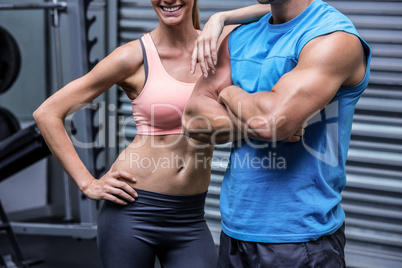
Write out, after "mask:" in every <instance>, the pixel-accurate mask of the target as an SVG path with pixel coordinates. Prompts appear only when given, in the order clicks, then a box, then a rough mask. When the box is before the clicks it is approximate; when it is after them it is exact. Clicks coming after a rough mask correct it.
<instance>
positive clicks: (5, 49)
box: [0, 27, 21, 93]
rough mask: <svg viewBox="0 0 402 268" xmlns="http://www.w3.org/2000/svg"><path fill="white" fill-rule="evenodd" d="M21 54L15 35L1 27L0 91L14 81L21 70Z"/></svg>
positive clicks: (2, 91)
mask: <svg viewBox="0 0 402 268" xmlns="http://www.w3.org/2000/svg"><path fill="white" fill-rule="evenodd" d="M20 64H21V55H20V50H19V48H18V45H17V42H16V41H15V39H14V37H13V36H12V35H11V34H10V33H9V32H8V31H7V30H6V29H4V28H3V27H0V93H4V92H5V91H6V90H7V89H9V88H10V86H11V85H12V84H13V83H14V81H15V79H16V78H17V76H18V73H19V71H20Z"/></svg>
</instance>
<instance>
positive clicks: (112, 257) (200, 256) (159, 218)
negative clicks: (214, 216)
mask: <svg viewBox="0 0 402 268" xmlns="http://www.w3.org/2000/svg"><path fill="white" fill-rule="evenodd" d="M136 191H137V193H138V198H137V199H136V201H135V202H133V203H130V204H128V205H126V206H121V205H118V204H115V203H112V202H108V201H106V202H105V204H104V206H103V207H102V210H101V213H100V217H99V220H98V249H99V253H100V256H101V260H102V263H103V267H104V268H133V267H139V268H147V267H152V268H153V267H154V264H155V256H158V259H159V262H160V263H161V265H162V267H172V268H178V267H191V268H211V267H215V266H216V261H217V251H216V248H215V245H214V242H213V239H212V236H211V233H210V231H209V229H208V226H207V224H206V222H205V219H204V205H205V197H206V193H204V194H198V195H188V196H177V195H166V194H160V193H155V192H150V191H144V190H140V189H136Z"/></svg>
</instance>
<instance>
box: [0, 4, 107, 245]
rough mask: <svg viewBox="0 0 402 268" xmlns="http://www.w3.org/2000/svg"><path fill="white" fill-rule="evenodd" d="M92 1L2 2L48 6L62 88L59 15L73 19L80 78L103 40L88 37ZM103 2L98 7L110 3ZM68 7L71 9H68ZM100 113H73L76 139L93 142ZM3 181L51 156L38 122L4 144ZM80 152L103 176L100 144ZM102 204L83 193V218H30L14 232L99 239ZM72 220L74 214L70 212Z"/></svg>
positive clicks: (0, 146)
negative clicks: (98, 165)
mask: <svg viewBox="0 0 402 268" xmlns="http://www.w3.org/2000/svg"><path fill="white" fill-rule="evenodd" d="M91 2H92V0H66V1H58V0H52V1H47V2H43V3H1V4H0V10H4V9H9V10H16V9H47V10H49V12H50V14H51V16H52V22H51V26H52V28H53V30H54V35H53V36H54V38H55V39H54V45H55V54H56V55H55V59H56V75H57V86H58V87H59V88H60V87H61V86H62V85H63V81H62V80H63V77H62V68H61V45H62V44H61V42H60V34H59V32H58V31H59V30H58V27H59V24H60V21H59V13H60V12H65V15H66V16H67V21H68V24H69V25H68V29H69V30H70V38H69V43H66V44H64V43H63V45H67V46H69V47H70V51H71V55H70V57H69V63H70V66H71V76H72V79H75V78H78V77H80V76H82V75H84V74H86V73H87V72H88V71H89V70H90V69H91V68H92V67H93V66H94V65H95V64H96V61H91V60H90V59H89V53H90V51H91V49H92V47H93V46H94V45H95V44H96V43H97V39H96V38H94V39H92V40H88V32H89V29H90V26H91V25H92V24H93V23H94V22H95V21H96V16H94V17H92V18H90V19H88V18H87V11H88V7H89V5H90V4H91ZM105 5H106V3H102V5H99V3H98V4H97V6H98V7H104V6H105ZM67 7H68V9H67ZM93 117H94V112H93V111H92V110H91V109H83V110H81V111H79V112H77V113H76V114H74V116H73V119H72V120H73V122H74V125H75V127H76V129H77V133H76V135H74V138H75V139H76V140H79V141H80V142H82V143H85V144H90V143H92V142H93V140H94V137H95V136H96V134H97V132H98V128H97V127H96V126H94V124H93ZM0 152H1V153H0V155H1V156H0V173H2V174H0V176H1V179H0V180H2V179H3V180H4V179H6V178H7V177H9V176H10V175H11V174H14V173H15V172H17V171H18V170H21V169H24V168H25V167H26V166H28V165H30V162H32V160H29V159H32V158H34V159H35V160H39V159H41V158H44V157H45V156H46V155H48V154H49V151H48V149H47V146H46V144H45V143H44V141H43V139H42V137H41V136H40V133H39V131H38V129H37V127H36V125H33V126H30V127H28V128H26V129H22V130H20V131H18V132H17V133H14V134H13V135H12V136H10V137H8V138H6V139H5V140H3V142H1V143H0ZM77 153H78V154H79V156H80V158H81V159H82V161H83V162H84V164H85V165H86V167H87V168H88V170H89V171H90V172H91V173H92V174H93V175H94V176H95V177H99V173H100V172H102V169H97V168H96V158H97V157H98V154H99V153H100V149H97V148H77ZM65 176H66V177H65V184H64V187H65V192H66V196H67V198H66V200H65V204H66V206H65V210H66V213H67V214H68V211H70V210H71V204H70V200H69V199H68V198H69V196H70V194H69V191H70V190H69V188H68V187H69V186H68V180H67V179H68V178H67V175H65ZM98 208H99V204H98V203H97V202H95V201H93V200H90V199H88V198H86V196H84V195H82V194H81V195H80V194H79V197H78V210H79V219H78V220H79V222H78V223H74V224H69V223H62V224H54V223H52V224H51V223H30V222H12V223H11V225H12V227H13V230H14V232H16V233H21V234H41V235H57V236H60V235H61V236H72V237H79V238H94V237H96V219H97V213H98V212H97V210H98ZM66 218H68V215H67V216H66Z"/></svg>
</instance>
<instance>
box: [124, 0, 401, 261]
mask: <svg viewBox="0 0 402 268" xmlns="http://www.w3.org/2000/svg"><path fill="white" fill-rule="evenodd" d="M327 2H328V3H329V4H331V5H333V6H334V7H336V8H337V9H338V10H340V11H341V12H343V13H344V14H345V15H347V16H348V17H349V18H350V19H351V20H352V21H353V22H354V24H355V25H356V27H357V29H358V32H359V33H360V35H361V36H362V37H363V38H364V39H365V40H366V41H367V42H368V43H369V44H370V46H371V48H372V50H373V59H372V62H371V78H370V84H369V86H368V88H367V90H366V91H365V92H364V94H363V96H362V98H361V100H360V101H359V103H358V104H357V107H356V114H355V117H354V123H353V130H352V140H351V144H350V151H349V155H348V161H347V180H348V183H347V186H346V189H345V190H344V192H343V201H342V206H343V208H344V210H345V212H346V216H347V218H346V224H347V229H346V236H347V246H346V256H347V265H348V267H365V268H366V267H402V224H401V223H402V1H327ZM254 3H256V1H254V0H248V1H207V0H199V6H200V10H201V20H202V24H203V23H205V21H206V20H207V19H208V18H209V16H210V15H212V14H213V13H215V12H217V11H221V10H227V9H233V8H237V7H242V6H246V5H250V4H254ZM157 23H158V21H157V18H156V15H155V13H154V11H153V9H152V6H151V4H150V1H149V0H141V1H129V0H124V1H119V16H118V24H119V32H118V36H119V43H120V44H123V43H126V42H128V41H130V40H133V39H137V38H139V37H140V36H141V35H142V33H145V32H149V31H150V30H152V29H154V28H155V27H156V25H157ZM119 94H120V95H119V103H118V106H119V123H120V126H121V128H120V130H121V131H120V132H119V139H120V142H119V147H120V149H122V148H124V147H125V146H126V145H127V142H128V141H130V140H132V138H134V136H135V134H136V131H135V124H134V122H133V120H132V119H131V114H132V110H131V105H130V102H129V100H128V98H127V97H126V96H125V94H124V93H123V92H122V91H119ZM123 130H124V132H123ZM229 152H230V146H229V145H223V146H219V147H217V148H216V149H215V151H214V161H213V167H212V176H211V185H210V188H209V191H208V198H207V204H206V218H207V221H208V224H209V226H210V229H211V231H212V233H213V236H214V239H215V242H216V243H217V244H219V232H220V213H219V193H220V186H221V183H222V178H223V174H224V172H225V169H226V164H227V161H228V157H229Z"/></svg>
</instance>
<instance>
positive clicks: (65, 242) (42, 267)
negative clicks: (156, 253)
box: [0, 233, 160, 268]
mask: <svg viewBox="0 0 402 268" xmlns="http://www.w3.org/2000/svg"><path fill="white" fill-rule="evenodd" d="M17 240H18V243H19V244H20V247H21V250H22V253H23V255H24V257H25V259H27V260H32V259H41V260H43V262H42V263H40V264H37V265H34V266H31V267H33V268H102V264H101V261H100V256H99V254H98V250H97V247H96V240H95V239H74V238H71V237H58V236H39V235H17ZM0 250H1V251H2V253H3V254H4V255H5V256H6V255H13V256H14V251H13V248H12V247H11V245H10V243H8V238H7V236H6V234H5V233H1V234H0ZM13 260H14V258H13ZM14 263H15V261H14ZM158 267H160V265H159V264H158V262H156V263H155V268H158ZM116 268H119V267H116Z"/></svg>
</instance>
